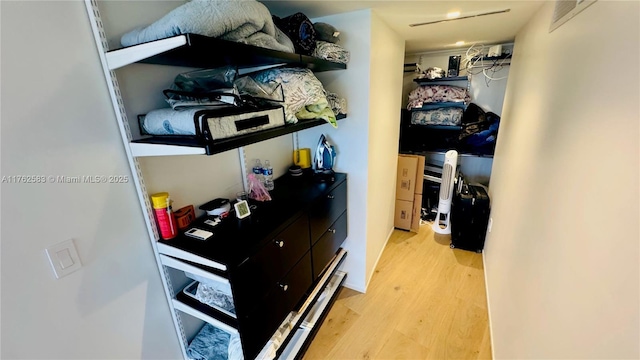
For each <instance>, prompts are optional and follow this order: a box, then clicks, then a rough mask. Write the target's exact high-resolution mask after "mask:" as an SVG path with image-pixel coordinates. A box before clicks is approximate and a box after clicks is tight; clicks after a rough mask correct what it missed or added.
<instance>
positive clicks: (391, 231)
mask: <svg viewBox="0 0 640 360" xmlns="http://www.w3.org/2000/svg"><path fill="white" fill-rule="evenodd" d="M395 229H396V228H395V227H393V226H392V227H391V230H390V231H389V235H387V240H385V241H384V245H382V251H380V254H378V258H377V259H376V262H375V263H374V264H373V267H372V269H373V271H371V275H369V278H368V279H367V284H366V285H365V286H364V292H365V293H366V292H367V289H368V288H369V283H370V282H371V278H373V274H375V270H376V267H377V266H378V262H379V261H380V258H381V257H382V253H383V252H384V249H385V248H386V247H387V243H389V239H391V234H393V230H395Z"/></svg>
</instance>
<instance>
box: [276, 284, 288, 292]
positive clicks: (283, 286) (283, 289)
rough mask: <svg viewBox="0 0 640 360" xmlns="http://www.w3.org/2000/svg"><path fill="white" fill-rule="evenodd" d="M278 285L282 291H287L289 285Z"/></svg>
mask: <svg viewBox="0 0 640 360" xmlns="http://www.w3.org/2000/svg"><path fill="white" fill-rule="evenodd" d="M278 285H280V289H282V291H287V290H289V285H287V284H278Z"/></svg>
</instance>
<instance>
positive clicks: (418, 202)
mask: <svg viewBox="0 0 640 360" xmlns="http://www.w3.org/2000/svg"><path fill="white" fill-rule="evenodd" d="M411 216H412V218H411V231H413V232H418V231H420V218H421V216H422V195H421V194H416V195H415V198H414V200H413V214H412V215H411Z"/></svg>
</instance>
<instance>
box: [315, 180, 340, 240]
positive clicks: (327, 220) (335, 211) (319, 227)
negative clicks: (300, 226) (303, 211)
mask: <svg viewBox="0 0 640 360" xmlns="http://www.w3.org/2000/svg"><path fill="white" fill-rule="evenodd" d="M346 209H347V182H346V181H344V182H343V183H342V184H340V185H339V186H338V187H337V188H335V189H333V191H331V192H330V193H329V194H327V195H324V196H323V197H322V198H320V199H318V200H316V201H315V202H314V203H313V206H312V207H311V209H310V211H309V221H310V227H311V241H312V242H316V241H318V239H319V238H320V236H322V235H323V234H324V233H325V232H326V231H327V229H328V228H329V226H330V225H331V224H333V223H334V222H335V221H336V220H337V219H338V217H339V216H340V215H341V214H342V213H343V212H344V211H345V210H346Z"/></svg>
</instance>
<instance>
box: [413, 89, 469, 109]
mask: <svg viewBox="0 0 640 360" xmlns="http://www.w3.org/2000/svg"><path fill="white" fill-rule="evenodd" d="M470 100H471V97H470V96H469V94H468V93H467V89H465V88H462V87H458V86H450V85H426V86H419V87H418V88H416V89H414V90H413V91H411V92H410V93H409V104H408V106H407V109H409V110H411V109H414V108H421V107H422V106H423V105H424V104H426V103H441V102H460V103H468V102H469V101H470Z"/></svg>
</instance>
